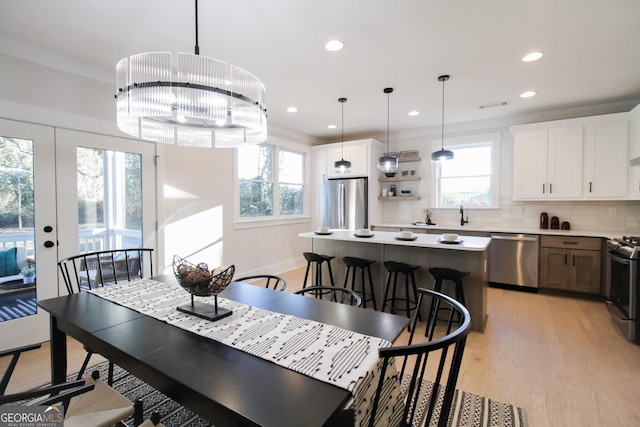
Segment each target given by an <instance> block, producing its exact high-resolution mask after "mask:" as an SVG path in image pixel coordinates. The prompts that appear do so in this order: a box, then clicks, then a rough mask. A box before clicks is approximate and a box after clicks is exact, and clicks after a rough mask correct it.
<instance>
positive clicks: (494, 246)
mask: <svg viewBox="0 0 640 427" xmlns="http://www.w3.org/2000/svg"><path fill="white" fill-rule="evenodd" d="M489 251H490V252H489V253H490V270H489V281H490V282H492V283H496V284H503V285H514V286H524V287H528V288H537V287H538V236H537V235H535V234H507V233H491V245H490V246H489Z"/></svg>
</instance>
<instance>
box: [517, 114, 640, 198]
mask: <svg viewBox="0 0 640 427" xmlns="http://www.w3.org/2000/svg"><path fill="white" fill-rule="evenodd" d="M628 122H629V121H628V117H627V116H626V115H625V114H624V113H620V114H610V115H602V116H592V117H583V118H579V119H568V120H558V121H553V122H542V123H533V124H529V125H519V126H512V127H511V128H510V130H511V132H512V133H513V135H514V164H513V185H514V187H513V198H514V199H515V200H541V199H544V200H550V199H554V200H587V199H590V200H606V199H625V198H627V197H628V194H627V174H628V169H629V166H628V162H629V154H628V149H629V148H628V147H629V136H628Z"/></svg>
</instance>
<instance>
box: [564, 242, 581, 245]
mask: <svg viewBox="0 0 640 427" xmlns="http://www.w3.org/2000/svg"><path fill="white" fill-rule="evenodd" d="M562 244H563V245H577V244H578V242H562Z"/></svg>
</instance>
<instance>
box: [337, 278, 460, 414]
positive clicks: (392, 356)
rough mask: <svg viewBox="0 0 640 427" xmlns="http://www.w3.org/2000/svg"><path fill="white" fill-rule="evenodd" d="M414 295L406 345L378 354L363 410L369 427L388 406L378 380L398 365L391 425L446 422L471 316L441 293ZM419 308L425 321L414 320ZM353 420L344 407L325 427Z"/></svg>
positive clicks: (381, 351) (421, 292)
mask: <svg viewBox="0 0 640 427" xmlns="http://www.w3.org/2000/svg"><path fill="white" fill-rule="evenodd" d="M417 291H418V300H417V308H416V311H415V312H414V314H413V316H412V320H411V323H412V325H411V333H410V335H409V341H408V343H407V345H402V346H393V347H385V348H381V349H379V350H378V354H379V356H380V359H382V368H381V375H380V381H379V382H378V384H377V388H376V392H375V394H374V397H373V399H372V401H371V402H372V403H371V405H370V406H369V408H368V410H367V411H368V413H367V417H369V422H368V423H367V425H368V426H369V427H373V425H374V421H375V419H376V416H377V415H379V414H378V411H382V410H383V409H384V407H385V406H393V402H389V401H384V400H383V399H385V393H388V390H385V389H384V388H383V386H384V385H386V384H385V383H384V381H383V380H384V378H385V374H386V372H387V369H388V368H389V366H390V365H395V366H399V363H400V362H401V366H402V368H401V369H400V371H399V372H398V383H399V384H398V385H399V386H400V390H401V393H400V399H401V401H400V405H402V407H401V409H402V414H401V415H400V414H398V415H399V416H398V419H397V421H398V422H397V423H394V425H399V426H424V425H426V426H430V425H437V426H438V427H445V426H446V425H447V423H448V421H449V414H450V411H451V407H452V403H453V398H454V395H455V391H456V383H457V381H458V373H459V372H460V365H461V363H462V356H463V353H464V348H465V344H466V341H467V335H468V334H469V329H470V327H471V316H470V315H469V311H468V310H467V309H466V308H465V307H464V306H463V305H462V304H460V303H459V302H458V301H456V300H454V299H453V298H451V297H449V296H447V295H444V294H442V293H440V292H435V291H432V290H428V289H423V288H418V290H417ZM427 306H428V307H427ZM421 307H422V310H428V311H426V313H430V315H429V316H427V317H428V318H427V320H426V322H422V321H418V316H417V310H420V309H421ZM439 308H445V309H446V312H447V313H448V317H447V318H446V319H444V320H441V319H438V316H437V314H438V311H439V310H438V309H439ZM422 326H424V331H425V332H424V337H423V336H422V335H423V334H416V331H418V330H421V327H422ZM383 405H384V406H383ZM354 422H355V420H354V411H353V409H347V410H345V411H342V412H341V413H339V414H337V416H336V417H335V419H334V420H331V421H330V422H329V423H328V424H327V425H328V426H330V427H351V426H353V425H354Z"/></svg>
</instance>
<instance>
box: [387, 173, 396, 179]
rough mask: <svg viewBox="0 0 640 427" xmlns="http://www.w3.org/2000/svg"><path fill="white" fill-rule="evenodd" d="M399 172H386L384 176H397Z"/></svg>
mask: <svg viewBox="0 0 640 427" xmlns="http://www.w3.org/2000/svg"><path fill="white" fill-rule="evenodd" d="M396 173H397V172H385V173H384V176H386V177H387V178H393V177H394V176H396Z"/></svg>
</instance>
